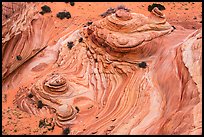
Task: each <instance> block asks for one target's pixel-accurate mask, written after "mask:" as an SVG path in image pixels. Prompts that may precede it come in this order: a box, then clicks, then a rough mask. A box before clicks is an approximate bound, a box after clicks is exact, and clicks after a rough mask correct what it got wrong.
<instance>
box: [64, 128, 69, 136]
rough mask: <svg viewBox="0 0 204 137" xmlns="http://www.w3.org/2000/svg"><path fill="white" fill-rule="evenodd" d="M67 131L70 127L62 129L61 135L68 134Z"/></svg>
mask: <svg viewBox="0 0 204 137" xmlns="http://www.w3.org/2000/svg"><path fill="white" fill-rule="evenodd" d="M69 133H70V129H69V128H65V129H63V132H62V134H63V135H68V134H69Z"/></svg>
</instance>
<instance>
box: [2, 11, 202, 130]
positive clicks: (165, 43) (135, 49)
mask: <svg viewBox="0 0 204 137" xmlns="http://www.w3.org/2000/svg"><path fill="white" fill-rule="evenodd" d="M26 15H27V14H26ZM28 15H29V14H28ZM32 15H33V14H32ZM32 17H35V16H32ZM25 18H26V19H27V18H28V19H29V16H25ZM17 21H18V20H17ZM37 21H39V22H40V19H36V22H37ZM28 22H29V21H28ZM30 22H32V19H31V20H30ZM41 22H42V21H41ZM20 24H22V23H20ZM17 26H19V25H17ZM22 26H24V25H23V24H22ZM28 26H29V25H28ZM23 28H26V27H23ZM27 28H32V31H39V29H36V28H35V27H34V26H33V25H32V23H31V24H30V27H27ZM17 32H18V31H12V29H11V31H7V35H5V38H4V39H2V41H3V44H2V49H3V51H5V49H6V47H8V46H14V47H15V48H16V50H14V51H13V50H11V51H10V52H9V55H8V54H5V55H3V72H2V73H3V78H6V76H7V75H6V74H8V73H11V72H12V71H14V70H15V69H16V68H17V67H19V66H21V65H22V64H23V63H19V62H18V61H17V60H15V59H13V60H12V59H8V58H11V57H12V56H13V57H15V55H16V52H20V53H21V54H22V57H23V59H24V58H25V59H29V58H31V57H32V56H33V55H34V54H32V52H31V51H32V50H34V49H38V51H40V49H42V48H43V47H44V46H45V45H46V44H45V43H46V42H47V41H46V39H49V37H48V36H50V35H48V34H45V32H41V33H40V36H39V33H37V32H34V34H33V35H36V38H32V39H37V38H38V37H39V38H40V37H44V36H46V38H43V39H41V40H33V42H34V43H32V42H31V44H29V45H28V44H27V45H26V44H24V45H23V46H22V43H21V44H20V45H18V44H16V45H15V44H12V43H9V41H14V40H18V41H19V39H18V38H17V37H11V36H13V35H14V36H15V35H16V33H17ZM24 33H25V32H22V34H24ZM20 34H21V33H20ZM20 34H19V35H20ZM26 34H27V35H28V34H30V33H29V32H28V33H25V35H26ZM31 34H32V33H31ZM37 34H38V35H37ZM8 36H9V37H8ZM81 38H83V41H82V40H80V39H81ZM20 39H23V36H21V37H20ZM32 39H31V41H32ZM201 40H202V32H201V29H200V30H196V31H195V30H186V29H184V28H182V27H181V28H178V29H176V30H174V28H173V27H172V26H171V25H170V24H169V23H168V22H167V21H166V17H165V15H164V14H163V13H162V12H161V11H159V10H158V9H157V8H154V9H153V10H152V12H151V13H150V15H149V16H147V17H146V16H144V15H142V14H139V13H131V12H129V11H127V10H123V9H121V10H118V11H116V13H114V14H111V15H110V16H107V17H105V18H103V19H101V20H98V21H96V22H93V23H92V24H91V25H89V26H88V27H84V28H80V29H77V30H76V31H74V32H73V33H71V34H70V35H65V36H64V37H62V38H61V39H59V41H58V42H57V44H56V46H57V47H59V48H54V49H50V50H57V53H58V55H57V57H56V58H57V60H56V62H52V63H51V64H52V65H51V66H50V67H48V68H47V70H46V71H42V72H40V71H38V72H36V73H37V74H36V76H35V77H33V80H32V82H30V83H28V84H27V85H23V87H21V88H20V89H16V91H17V94H16V95H15V100H14V101H13V102H14V104H15V105H17V106H18V107H19V109H20V110H22V111H25V112H27V113H29V114H32V115H35V116H36V117H39V116H40V117H41V116H45V117H46V115H51V116H52V117H53V118H54V121H55V123H56V125H57V126H59V127H61V128H67V127H68V128H70V134H202V131H201V129H202V119H201V116H202V111H201V106H202V84H201V82H202V66H201V64H202V50H201V49H202V41H201ZM23 41H24V42H23V43H26V42H30V39H29V38H28V39H23ZM36 41H37V42H39V43H40V44H35V42H36ZM68 42H73V47H72V48H69V47H68V46H67V43H68ZM23 47H24V49H27V50H29V51H30V52H29V51H27V50H26V51H24V50H22V49H21V48H23ZM9 49H10V48H9ZM46 53H49V50H48V51H47V52H45V53H44V55H46ZM11 55H12V56H11ZM48 55H50V56H51V55H52V54H48ZM7 56H9V57H7ZM38 58H40V57H38ZM42 58H43V56H42ZM4 60H5V61H4ZM8 60H9V61H12V63H10V62H8ZM41 61H42V60H39V62H38V63H40V62H41ZM140 62H146V64H147V67H146V68H140V67H139V66H138V64H139V63H140ZM4 66H5V67H4ZM8 66H9V67H8ZM24 67H25V66H24ZM33 68H35V69H36V66H35V65H33ZM35 69H31V70H29V71H32V72H33V73H35V71H34V70H35ZM29 71H28V70H26V71H25V69H22V70H21V71H20V72H21V75H25V74H26V73H28V72H29ZM17 72H18V71H17ZM14 76H15V75H14ZM11 77H12V76H11ZM18 77H20V75H18ZM11 82H12V80H7V84H8V83H11ZM39 101H40V102H42V104H41V106H40V107H39Z"/></svg>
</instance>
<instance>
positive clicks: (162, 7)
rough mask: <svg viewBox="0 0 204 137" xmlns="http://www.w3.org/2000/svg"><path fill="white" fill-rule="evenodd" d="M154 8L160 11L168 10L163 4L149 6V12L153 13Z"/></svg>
mask: <svg viewBox="0 0 204 137" xmlns="http://www.w3.org/2000/svg"><path fill="white" fill-rule="evenodd" d="M154 7H157V8H158V9H159V10H165V9H166V8H165V7H164V6H163V5H161V4H156V3H153V4H152V5H149V6H148V11H149V12H151V11H152V10H153V9H154Z"/></svg>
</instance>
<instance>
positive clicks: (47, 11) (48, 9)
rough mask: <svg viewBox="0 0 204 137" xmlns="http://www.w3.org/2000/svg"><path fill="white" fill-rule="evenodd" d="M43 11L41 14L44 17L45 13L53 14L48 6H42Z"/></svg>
mask: <svg viewBox="0 0 204 137" xmlns="http://www.w3.org/2000/svg"><path fill="white" fill-rule="evenodd" d="M41 9H42V11H40V12H39V13H40V14H42V15H44V14H45V13H49V12H51V9H50V7H49V6H47V5H44V6H42V7H41Z"/></svg>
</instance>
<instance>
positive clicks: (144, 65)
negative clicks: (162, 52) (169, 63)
mask: <svg viewBox="0 0 204 137" xmlns="http://www.w3.org/2000/svg"><path fill="white" fill-rule="evenodd" d="M138 66H139V67H140V68H146V67H147V63H146V62H141V63H139V64H138Z"/></svg>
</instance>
